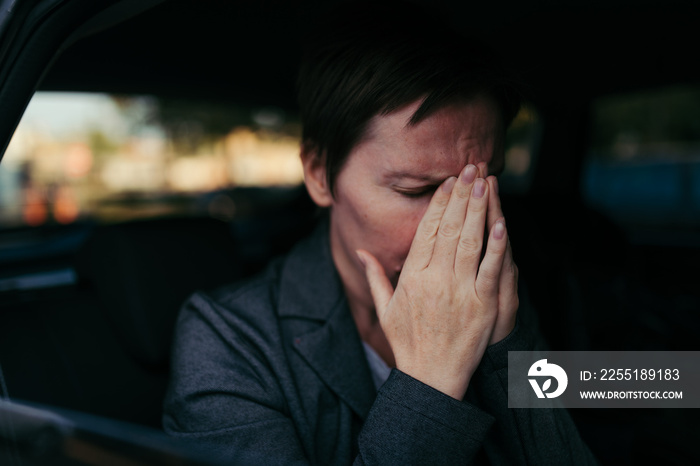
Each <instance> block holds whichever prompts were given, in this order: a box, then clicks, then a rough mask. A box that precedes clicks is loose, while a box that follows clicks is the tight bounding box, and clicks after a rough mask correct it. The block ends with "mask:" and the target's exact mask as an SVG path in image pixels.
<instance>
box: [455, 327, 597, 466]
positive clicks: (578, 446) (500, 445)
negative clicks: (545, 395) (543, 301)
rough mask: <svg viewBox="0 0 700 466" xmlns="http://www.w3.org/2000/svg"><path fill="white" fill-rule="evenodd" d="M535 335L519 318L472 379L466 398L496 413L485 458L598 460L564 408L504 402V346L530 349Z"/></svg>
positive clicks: (592, 462) (494, 460)
mask: <svg viewBox="0 0 700 466" xmlns="http://www.w3.org/2000/svg"><path fill="white" fill-rule="evenodd" d="M537 341H538V340H537V333H536V332H535V331H534V330H533V329H532V328H531V327H526V326H525V325H522V323H521V320H519V321H518V323H517V324H516V328H515V329H514V330H513V332H511V334H510V335H508V337H506V338H505V339H503V340H502V341H500V342H498V343H496V344H494V345H492V346H490V347H488V348H487V350H486V353H485V354H484V357H483V358H482V361H481V364H480V365H479V367H478V368H477V371H476V373H475V377H474V378H473V379H472V381H473V386H472V387H471V391H470V392H468V395H469V397H470V399H472V400H474V402H475V404H477V405H478V406H480V407H482V408H483V409H484V410H486V411H488V413H489V414H491V415H492V416H493V417H494V418H495V422H494V425H493V427H492V428H491V430H490V431H489V434H488V441H487V442H485V443H484V449H485V450H486V455H487V457H488V459H489V462H490V463H491V464H496V465H501V464H503V465H521V464H522V465H530V464H537V465H596V464H598V462H597V460H596V458H595V457H594V456H593V454H592V453H591V451H590V450H589V448H588V446H587V445H586V444H585V443H584V442H583V440H582V439H581V436H580V435H579V433H578V430H577V429H576V426H575V424H574V422H573V420H572V419H571V417H570V416H569V413H568V411H567V410H566V409H563V408H557V409H540V408H538V409H524V408H508V351H532V350H534V349H535V344H536V343H537ZM538 347H539V346H538Z"/></svg>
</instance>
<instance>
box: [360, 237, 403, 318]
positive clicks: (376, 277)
mask: <svg viewBox="0 0 700 466" xmlns="http://www.w3.org/2000/svg"><path fill="white" fill-rule="evenodd" d="M355 253H356V254H357V257H359V258H360V262H361V263H362V265H363V266H364V268H365V276H366V277H367V283H368V284H369V290H370V292H371V293H372V301H374V307H375V309H376V311H377V316H378V317H379V318H380V319H381V316H382V315H383V314H384V310H385V309H386V308H387V306H388V305H389V301H390V300H391V297H392V296H393V295H394V288H393V287H392V286H391V282H390V281H389V278H388V277H387V276H386V272H385V271H384V267H382V264H380V263H379V261H378V260H377V259H376V258H375V257H374V256H373V255H372V254H371V253H369V252H367V251H365V250H363V249H358V250H357V251H355Z"/></svg>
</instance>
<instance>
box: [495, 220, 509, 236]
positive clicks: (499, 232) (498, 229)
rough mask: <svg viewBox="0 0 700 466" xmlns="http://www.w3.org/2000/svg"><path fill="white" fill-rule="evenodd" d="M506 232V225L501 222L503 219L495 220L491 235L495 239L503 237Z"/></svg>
mask: <svg viewBox="0 0 700 466" xmlns="http://www.w3.org/2000/svg"><path fill="white" fill-rule="evenodd" d="M505 234H506V225H505V223H503V220H499V221H497V222H496V225H494V227H493V237H494V238H496V239H503V237H504V236H505Z"/></svg>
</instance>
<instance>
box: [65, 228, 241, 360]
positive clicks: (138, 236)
mask: <svg viewBox="0 0 700 466" xmlns="http://www.w3.org/2000/svg"><path fill="white" fill-rule="evenodd" d="M76 270H77V272H78V275H79V277H80V278H81V280H86V281H89V282H90V283H92V285H93V286H94V288H95V290H96V292H97V293H98V295H99V298H100V300H101V302H102V303H103V309H104V312H106V313H107V317H108V319H109V320H110V322H112V324H113V326H114V331H115V333H116V335H117V338H118V339H119V340H120V342H121V343H122V345H123V347H124V348H125V350H126V351H127V352H128V353H129V354H130V355H131V356H132V357H134V358H136V359H137V360H138V361H139V362H141V363H143V364H145V365H148V366H167V364H168V357H169V353H170V344H171V340H172V333H173V328H174V325H175V320H176V318H177V314H178V311H179V309H180V306H181V305H182V303H183V301H184V300H185V299H186V298H187V297H188V296H189V295H190V294H191V293H193V292H194V291H196V290H198V289H208V288H214V287H217V286H220V285H223V284H225V283H228V282H230V281H233V280H236V279H238V278H240V276H241V272H240V268H239V267H238V266H237V263H236V254H235V248H234V244H233V239H232V237H231V235H230V233H229V227H228V224H226V223H224V222H222V221H219V220H215V219H211V218H194V219H192V218H187V219H183V218H165V219H155V220H147V221H137V222H130V223H124V224H118V225H110V226H100V227H97V228H96V229H95V232H94V234H93V236H92V237H91V238H90V239H89V240H88V241H87V242H86V244H85V245H84V247H83V248H82V250H81V251H80V252H79V255H78V262H77V264H76ZM96 311H99V310H96Z"/></svg>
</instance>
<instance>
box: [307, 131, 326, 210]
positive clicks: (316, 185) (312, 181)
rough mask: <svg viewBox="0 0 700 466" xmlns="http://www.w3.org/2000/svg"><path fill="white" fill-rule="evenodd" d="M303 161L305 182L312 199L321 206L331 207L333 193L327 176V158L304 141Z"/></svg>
mask: <svg viewBox="0 0 700 466" xmlns="http://www.w3.org/2000/svg"><path fill="white" fill-rule="evenodd" d="M300 155H301V163H302V165H303V167H304V183H305V184H306V190H307V191H308V192H309V195H310V196H311V199H313V201H314V202H315V203H316V205H318V206H319V207H330V206H331V205H332V204H333V195H332V193H331V192H330V190H329V189H328V179H327V178H326V158H325V157H324V156H321V155H319V153H318V151H317V150H316V148H315V147H313V145H312V144H309V143H302V145H301V154H300Z"/></svg>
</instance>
